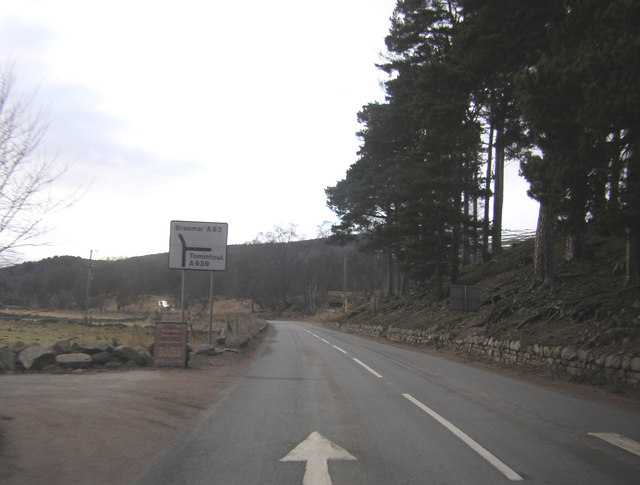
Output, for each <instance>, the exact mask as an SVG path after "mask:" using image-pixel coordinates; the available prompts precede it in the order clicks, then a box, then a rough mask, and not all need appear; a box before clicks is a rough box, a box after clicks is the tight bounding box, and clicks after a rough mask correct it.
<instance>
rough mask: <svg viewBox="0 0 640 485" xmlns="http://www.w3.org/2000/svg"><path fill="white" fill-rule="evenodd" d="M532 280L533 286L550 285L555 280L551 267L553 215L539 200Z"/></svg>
mask: <svg viewBox="0 0 640 485" xmlns="http://www.w3.org/2000/svg"><path fill="white" fill-rule="evenodd" d="M532 280H533V281H532V284H533V286H540V285H552V284H553V283H554V280H555V275H554V269H553V215H552V214H551V211H550V210H549V209H548V208H547V207H546V206H545V204H544V203H542V202H540V211H539V212H538V228H537V230H536V241H535V249H534V254H533V278H532Z"/></svg>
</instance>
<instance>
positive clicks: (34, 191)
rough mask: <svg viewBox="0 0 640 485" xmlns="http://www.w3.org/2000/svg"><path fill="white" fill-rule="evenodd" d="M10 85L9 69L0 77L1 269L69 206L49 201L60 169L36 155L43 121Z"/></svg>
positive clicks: (49, 159)
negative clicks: (46, 222) (45, 221)
mask: <svg viewBox="0 0 640 485" xmlns="http://www.w3.org/2000/svg"><path fill="white" fill-rule="evenodd" d="M13 83H14V77H13V74H12V71H11V69H5V70H4V72H0V265H3V264H7V263H9V262H11V261H12V260H13V259H14V258H15V251H16V250H17V249H19V248H21V247H25V246H29V245H32V244H34V243H35V240H36V238H37V237H39V236H41V235H42V234H43V232H44V230H45V229H44V228H43V227H42V220H43V218H44V217H45V216H46V215H47V214H50V213H51V212H53V211H55V210H58V209H62V208H64V207H68V206H69V205H70V204H72V201H60V200H52V199H51V197H50V194H49V190H48V189H49V188H50V186H51V184H52V183H53V182H54V181H55V180H56V179H58V178H59V177H60V176H61V175H62V174H63V173H64V168H60V167H58V165H57V163H56V159H55V158H52V157H49V156H47V155H46V154H45V153H43V152H42V151H41V150H40V148H41V145H42V141H43V137H44V134H45V132H46V128H47V126H46V122H45V119H44V117H43V116H42V114H41V113H34V112H32V111H31V110H30V109H29V108H30V105H29V103H28V102H24V101H21V100H20V99H19V98H17V97H16V95H15V94H14V92H13Z"/></svg>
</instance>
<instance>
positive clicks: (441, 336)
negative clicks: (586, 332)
mask: <svg viewBox="0 0 640 485" xmlns="http://www.w3.org/2000/svg"><path fill="white" fill-rule="evenodd" d="M332 325H334V326H337V327H341V328H343V329H345V330H348V331H352V332H356V333H362V334H366V335H368V336H372V337H378V338H385V339H387V340H389V341H390V342H396V343H402V344H409V345H416V346H424V347H432V348H442V349H448V350H453V351H456V352H459V353H464V354H467V355H470V356H474V357H477V358H481V359H484V360H490V361H494V362H499V363H503V364H510V365H519V366H530V367H535V368H544V369H549V370H552V371H554V372H557V373H559V374H566V375H569V376H573V377H576V378H578V377H579V378H582V379H584V380H585V381H589V382H595V383H603V384H604V383H612V384H616V385H618V386H623V387H628V388H632V389H638V388H639V387H640V356H638V355H633V354H631V355H629V354H619V353H618V354H612V353H607V352H598V351H597V350H584V349H580V348H576V347H573V346H562V345H557V346H548V345H541V344H538V343H529V342H524V341H522V340H498V339H495V338H493V337H485V336H480V335H476V336H471V337H467V338H465V339H454V338H452V337H451V335H450V334H448V333H447V332H443V331H442V329H441V328H439V327H438V326H434V327H432V328H430V329H427V330H417V329H406V328H399V327H392V326H390V327H384V326H382V325H359V324H345V325H340V324H332Z"/></svg>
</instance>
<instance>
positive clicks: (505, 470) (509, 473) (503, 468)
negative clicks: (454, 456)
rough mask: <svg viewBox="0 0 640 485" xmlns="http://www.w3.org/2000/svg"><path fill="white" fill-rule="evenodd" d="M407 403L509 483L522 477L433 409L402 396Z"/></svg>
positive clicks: (405, 395) (412, 398) (411, 398)
mask: <svg viewBox="0 0 640 485" xmlns="http://www.w3.org/2000/svg"><path fill="white" fill-rule="evenodd" d="M403 396H404V397H406V398H407V399H408V400H409V401H411V402H412V403H413V404H415V405H416V406H418V407H419V408H420V409H422V410H423V411H424V412H425V413H427V414H428V415H429V416H431V417H432V418H433V419H435V420H436V421H438V422H439V423H440V424H441V425H442V426H444V427H445V428H447V429H448V430H449V431H451V432H452V433H453V434H454V435H456V436H457V437H458V438H460V439H461V440H462V441H463V442H464V443H465V444H466V445H467V446H468V447H469V448H471V449H472V450H473V451H475V452H476V453H478V454H479V455H480V456H481V457H482V458H484V459H485V460H487V461H488V462H489V463H491V465H493V466H494V467H495V468H497V469H498V470H499V471H500V472H501V473H502V474H503V475H504V476H505V477H507V478H508V479H509V480H511V481H520V480H522V477H521V476H520V475H518V474H517V473H516V472H515V471H513V470H512V469H511V468H509V467H508V466H507V465H505V464H504V463H503V462H502V461H500V460H499V459H498V458H496V457H495V456H494V455H493V454H492V453H491V452H489V451H488V450H487V449H486V448H484V447H483V446H482V445H480V444H479V443H478V442H476V441H475V440H474V439H473V438H471V437H470V436H469V435H467V434H466V433H465V432H464V431H462V430H461V429H459V428H457V427H456V426H455V425H454V424H452V423H450V422H449V421H447V420H446V419H445V418H443V417H442V416H440V415H439V414H438V413H436V412H435V411H434V410H433V409H430V408H429V407H427V406H425V405H424V404H422V403H421V402H420V401H418V400H417V399H416V398H415V397H413V396H412V395H411V394H403Z"/></svg>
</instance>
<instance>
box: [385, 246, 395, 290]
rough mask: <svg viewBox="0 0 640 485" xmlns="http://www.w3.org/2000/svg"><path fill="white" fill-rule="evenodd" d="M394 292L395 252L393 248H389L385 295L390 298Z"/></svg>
mask: <svg viewBox="0 0 640 485" xmlns="http://www.w3.org/2000/svg"><path fill="white" fill-rule="evenodd" d="M392 293H393V252H392V251H391V248H390V247H389V248H387V284H386V288H385V296H386V298H389V297H390V296H391V294H392Z"/></svg>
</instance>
